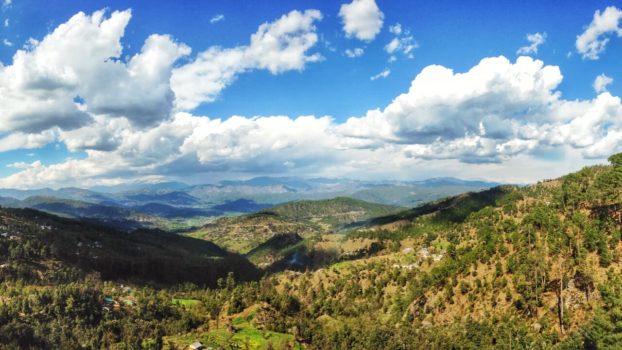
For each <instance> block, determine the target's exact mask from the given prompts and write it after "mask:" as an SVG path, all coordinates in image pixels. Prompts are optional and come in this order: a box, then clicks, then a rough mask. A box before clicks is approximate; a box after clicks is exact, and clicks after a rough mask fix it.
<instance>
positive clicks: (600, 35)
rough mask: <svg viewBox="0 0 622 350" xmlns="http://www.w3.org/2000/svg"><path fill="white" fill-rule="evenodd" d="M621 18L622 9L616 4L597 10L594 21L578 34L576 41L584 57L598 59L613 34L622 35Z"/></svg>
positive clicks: (578, 50) (578, 49)
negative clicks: (601, 10) (603, 9)
mask: <svg viewBox="0 0 622 350" xmlns="http://www.w3.org/2000/svg"><path fill="white" fill-rule="evenodd" d="M621 18H622V10H620V9H618V8H617V7H615V6H609V7H607V8H606V9H605V11H603V12H600V10H596V12H595V13H594V18H593V19H592V23H590V24H589V25H588V26H587V28H585V31H584V32H583V33H581V34H580V35H578V36H577V40H576V42H575V46H576V48H577V52H579V53H580V54H581V57H583V59H590V60H597V59H598V58H599V57H600V54H601V53H602V52H603V51H605V48H606V47H607V44H608V43H609V40H610V36H611V35H613V34H615V35H617V36H618V37H622V28H620V19H621Z"/></svg>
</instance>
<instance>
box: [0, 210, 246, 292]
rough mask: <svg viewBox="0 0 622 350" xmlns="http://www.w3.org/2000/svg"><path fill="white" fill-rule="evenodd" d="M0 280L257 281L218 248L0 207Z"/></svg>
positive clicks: (241, 260) (157, 233) (158, 233)
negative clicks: (235, 278) (90, 276)
mask: <svg viewBox="0 0 622 350" xmlns="http://www.w3.org/2000/svg"><path fill="white" fill-rule="evenodd" d="M0 231H1V232H0V251H1V252H2V253H1V254H0V256H1V258H0V260H1V261H0V264H1V266H2V268H1V270H0V277H1V278H0V280H2V281H6V280H15V279H21V280H27V281H30V282H31V283H36V284H47V283H59V282H68V281H71V280H74V279H78V278H81V277H84V276H86V275H87V274H90V273H98V274H99V276H101V278H102V279H103V280H125V281H135V282H154V283H159V284H165V285H166V284H176V283H181V282H194V283H197V284H203V285H211V286H214V285H215V283H216V280H217V279H218V278H220V277H226V275H227V273H228V272H229V271H231V272H234V273H235V275H236V276H238V278H240V279H242V280H245V279H246V280H248V279H253V278H256V277H258V272H257V270H256V269H255V268H254V267H253V265H252V264H250V263H249V262H248V261H246V260H245V259H244V258H242V257H240V256H237V255H232V254H229V253H227V252H226V251H224V250H223V249H221V248H220V247H218V246H217V245H215V244H213V243H211V242H207V241H203V240H197V239H193V238H189V237H183V236H179V235H174V234H169V233H165V232H161V231H148V230H140V231H135V232H133V233H123V232H119V231H116V230H114V229H110V228H107V227H104V226H98V225H94V224H92V223H87V222H82V221H75V220H70V219H62V218H59V217H56V216H53V215H49V214H46V213H43V212H38V211H35V210H31V209H0Z"/></svg>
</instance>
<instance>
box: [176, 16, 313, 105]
mask: <svg viewBox="0 0 622 350" xmlns="http://www.w3.org/2000/svg"><path fill="white" fill-rule="evenodd" d="M321 19H322V14H321V13H320V11H317V10H307V11H304V12H300V11H296V10H294V11H291V12H290V13H288V14H286V15H283V16H282V17H281V18H279V19H278V20H276V21H274V22H267V23H264V24H262V25H261V26H259V29H258V30H257V32H256V33H255V34H253V35H252V36H251V39H250V45H248V46H239V47H234V48H230V49H224V48H221V47H212V48H209V49H208V50H206V51H203V52H201V53H200V54H199V55H198V56H197V58H196V59H195V60H194V61H193V62H191V63H188V64H186V65H184V66H181V67H179V68H177V69H175V70H174V71H173V77H172V80H171V84H172V88H173V91H174V92H175V96H176V106H177V107H178V108H179V109H182V110H191V109H193V108H195V107H197V106H198V105H200V104H201V103H203V102H212V101H214V100H215V99H216V98H217V97H218V95H219V94H220V92H221V91H222V90H223V89H224V88H226V87H227V86H229V85H230V84H231V83H232V82H233V81H234V80H235V78H236V77H237V75H238V74H241V73H244V72H247V71H250V70H254V69H266V70H268V71H269V72H270V73H272V74H279V73H282V72H285V71H289V70H302V69H304V68H305V65H306V64H307V63H311V62H318V61H320V60H321V59H322V56H321V55H320V54H318V53H314V54H309V53H308V51H309V50H310V49H311V48H312V47H313V46H315V44H316V43H317V41H318V35H317V33H316V27H315V22H316V21H319V20H321Z"/></svg>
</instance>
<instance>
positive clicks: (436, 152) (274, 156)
mask: <svg viewBox="0 0 622 350" xmlns="http://www.w3.org/2000/svg"><path fill="white" fill-rule="evenodd" d="M0 2H1V5H0V41H1V44H0V187H10V188H41V187H53V188H58V187H66V186H77V187H91V186H96V185H114V184H121V183H126V182H159V181H170V180H174V181H184V182H188V183H211V182H216V181H220V180H224V179H243V178H250V177H254V176H303V177H317V176H321V177H335V178H339V177H343V178H354V179H363V180H415V179H424V178H430V177H438V176H454V177H459V178H465V179H482V180H492V181H499V182H511V183H528V182H534V181H538V180H542V179H547V178H554V177H557V176H560V175H563V174H565V173H567V172H570V171H575V170H578V169H580V168H581V167H583V166H587V165H592V164H602V163H606V159H607V157H608V156H609V155H611V154H613V153H616V152H620V151H622V102H621V100H620V97H619V96H621V94H622V82H621V81H622V75H621V73H622V67H621V66H620V64H619V62H620V58H621V57H622V24H621V19H622V1H580V2H573V4H572V6H568V2H566V1H483V0H477V1H470V0H468V1H438V0H430V1H394V0H377V1H374V0H343V1H318V0H308V1H298V0H287V1H285V0H282V1H240V0H228V1H176V2H171V1H97V0H88V1H86V0H48V1H46V2H45V3H42V2H40V1H34V0H0Z"/></svg>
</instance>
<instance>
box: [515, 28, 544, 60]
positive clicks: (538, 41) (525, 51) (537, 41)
mask: <svg viewBox="0 0 622 350" xmlns="http://www.w3.org/2000/svg"><path fill="white" fill-rule="evenodd" d="M527 41H528V42H529V45H527V46H523V47H521V48H519V49H518V50H517V51H516V53H517V54H519V55H532V54H536V53H538V47H539V46H540V45H542V44H544V42H545V41H546V33H533V34H527Z"/></svg>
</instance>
